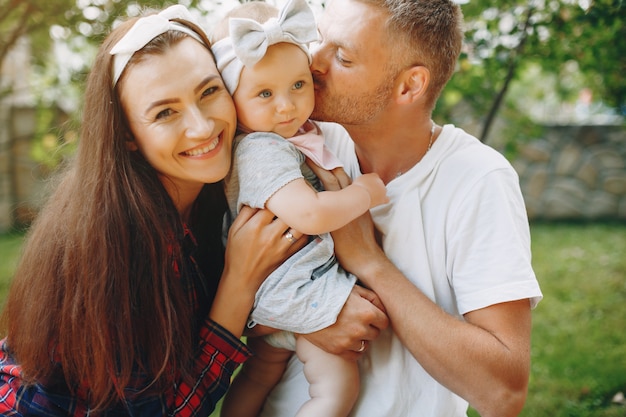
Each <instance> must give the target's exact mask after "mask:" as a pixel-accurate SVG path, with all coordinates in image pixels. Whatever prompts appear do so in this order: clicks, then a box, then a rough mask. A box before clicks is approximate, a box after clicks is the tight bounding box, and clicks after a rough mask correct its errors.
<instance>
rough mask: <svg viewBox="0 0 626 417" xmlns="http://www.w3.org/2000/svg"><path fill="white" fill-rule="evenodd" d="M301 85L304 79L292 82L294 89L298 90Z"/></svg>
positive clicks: (302, 85)
mask: <svg viewBox="0 0 626 417" xmlns="http://www.w3.org/2000/svg"><path fill="white" fill-rule="evenodd" d="M302 87H304V81H297V82H296V83H294V85H293V88H294V90H299V89H301V88H302Z"/></svg>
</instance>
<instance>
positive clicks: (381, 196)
mask: <svg viewBox="0 0 626 417" xmlns="http://www.w3.org/2000/svg"><path fill="white" fill-rule="evenodd" d="M352 183H353V184H354V185H358V186H359V187H363V188H365V190H366V191H367V192H368V194H369V195H370V208H372V207H376V206H379V205H381V204H385V203H388V202H389V198H388V197H387V188H385V184H384V183H383V180H381V179H380V177H379V176H378V174H375V173H371V174H363V175H361V176H360V177H358V178H356V179H355V180H354V181H353V182H352Z"/></svg>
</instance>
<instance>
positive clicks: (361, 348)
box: [357, 340, 365, 352]
mask: <svg viewBox="0 0 626 417" xmlns="http://www.w3.org/2000/svg"><path fill="white" fill-rule="evenodd" d="M364 350H365V340H361V347H360V348H359V350H357V352H363V351H364Z"/></svg>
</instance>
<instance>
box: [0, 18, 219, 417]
mask: <svg viewBox="0 0 626 417" xmlns="http://www.w3.org/2000/svg"><path fill="white" fill-rule="evenodd" d="M132 23H133V21H129V22H126V23H125V24H123V25H121V26H120V27H118V28H117V29H115V30H114V31H113V32H112V33H111V34H110V35H109V37H108V38H107V39H106V40H105V41H104V43H103V44H102V46H101V47H100V50H99V53H98V55H97V57H96V60H95V63H94V66H93V69H92V71H91V73H90V75H89V78H88V81H87V85H86V92H85V102H84V109H83V112H84V113H83V117H82V120H83V122H82V126H81V136H80V144H79V149H78V151H77V154H76V156H75V159H74V160H73V162H72V163H71V165H70V166H69V168H68V169H67V170H66V172H65V173H64V174H63V175H62V178H61V180H60V182H59V184H58V186H57V188H56V189H55V191H54V193H53V194H52V195H51V197H50V198H49V200H48V201H47V204H46V206H45V207H44V208H43V209H42V211H41V212H40V214H39V216H38V218H37V220H36V221H35V222H34V223H33V225H32V227H31V229H30V231H29V233H28V235H27V239H26V242H25V246H24V249H23V254H22V257H21V260H20V263H19V265H18V267H17V270H16V272H15V277H14V282H13V284H12V288H11V291H10V293H9V295H8V299H7V302H6V305H5V309H4V312H3V327H4V328H5V330H6V332H7V337H8V346H9V349H10V350H11V352H12V353H13V354H14V355H15V358H16V360H17V362H18V363H19V364H20V365H21V366H22V371H23V375H24V378H25V381H26V382H27V383H34V382H42V381H47V380H50V379H51V378H64V379H65V381H67V383H68V386H69V388H70V389H71V390H74V391H75V392H83V393H84V392H85V390H86V392H87V393H88V394H87V395H88V397H89V400H88V401H89V406H90V407H91V408H92V409H96V410H97V409H101V408H103V407H106V406H108V405H111V404H112V403H114V402H117V401H118V400H120V399H121V398H122V397H123V396H124V391H123V390H124V388H125V387H127V385H128V384H129V382H131V381H132V378H131V375H132V374H133V372H137V371H140V372H142V373H145V374H146V375H148V377H149V378H148V385H150V388H151V389H152V388H154V389H157V388H161V389H162V388H163V387H164V386H166V385H171V383H172V382H173V379H174V378H178V377H181V376H182V377H183V378H184V377H188V376H189V373H190V370H191V369H192V368H191V366H192V363H193V357H194V348H195V342H196V341H195V340H194V332H193V326H194V323H195V321H194V319H193V317H192V314H193V312H192V307H191V305H190V304H191V303H190V301H189V300H188V298H187V296H186V294H184V292H183V290H182V288H181V287H182V286H181V283H180V277H179V274H178V273H176V271H175V268H174V265H177V266H178V267H179V268H181V267H182V268H184V265H185V262H184V260H183V259H182V254H181V249H180V242H181V240H182V234H183V231H182V224H181V220H180V217H179V214H178V212H177V211H176V209H175V207H174V205H173V203H172V200H171V199H170V197H169V195H168V194H167V192H166V191H165V188H164V187H163V185H162V183H161V182H160V180H159V179H158V177H157V175H156V172H155V170H154V169H153V168H152V167H151V166H150V165H149V164H148V163H147V162H146V161H145V159H144V158H143V157H142V156H141V155H140V154H139V153H138V152H129V151H128V150H127V148H126V141H127V140H129V138H132V133H131V132H130V131H129V129H128V126H127V123H126V121H125V116H124V113H123V111H122V107H121V104H120V102H119V97H118V94H117V93H116V90H115V88H114V87H112V80H111V56H110V54H109V51H110V49H111V48H112V46H113V45H115V43H116V42H117V41H118V40H119V39H120V38H121V37H122V36H123V35H124V33H126V32H127V31H128V29H129V27H130V26H131V25H132ZM200 35H201V36H203V38H205V39H206V37H205V36H204V35H203V32H202V31H200ZM184 36H186V35H184V34H181V33H180V32H167V33H165V34H163V35H161V36H160V37H158V38H157V39H156V40H154V41H153V42H151V49H150V50H149V52H148V53H149V54H158V53H164V51H165V50H167V48H168V47H171V46H172V45H173V44H175V43H176V42H178V41H180V40H181V39H183V38H184ZM206 42H207V45H209V43H208V40H207V41H206ZM145 53H146V52H145V51H140V52H138V53H136V55H137V57H133V60H132V61H134V60H136V59H141V55H142V54H143V55H145ZM132 61H131V63H130V64H132ZM130 64H129V65H130ZM122 77H123V76H122ZM218 186H219V185H217V184H216V185H215V186H214V188H213V190H216V189H217V187H218ZM207 187H210V186H205V189H206V188H207ZM220 192H221V191H219V192H218V193H220ZM217 211H218V213H219V210H217ZM218 213H216V215H218ZM183 273H184V271H183ZM55 364H57V365H55ZM58 365H60V369H59V367H58ZM135 388H146V386H143V387H135Z"/></svg>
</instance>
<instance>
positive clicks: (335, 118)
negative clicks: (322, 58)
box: [311, 80, 393, 125]
mask: <svg viewBox="0 0 626 417" xmlns="http://www.w3.org/2000/svg"><path fill="white" fill-rule="evenodd" d="M318 86H321V88H322V89H321V90H316V91H315V109H314V110H313V113H312V114H311V119H313V120H320V121H325V122H336V123H339V124H341V125H363V124H367V123H368V122H369V121H370V120H372V119H374V118H375V117H376V116H378V115H379V114H380V113H381V112H382V111H383V109H384V108H385V107H386V106H387V104H388V103H389V99H390V97H391V94H392V89H393V83H392V82H390V81H389V80H385V81H383V82H382V83H380V84H379V85H378V86H377V87H376V88H375V89H373V90H370V91H367V92H365V93H363V94H361V95H359V96H356V95H346V96H341V97H340V96H337V95H332V96H331V95H330V94H329V91H328V90H327V89H326V86H325V83H324V81H321V82H318ZM318 88H319V87H318Z"/></svg>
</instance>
